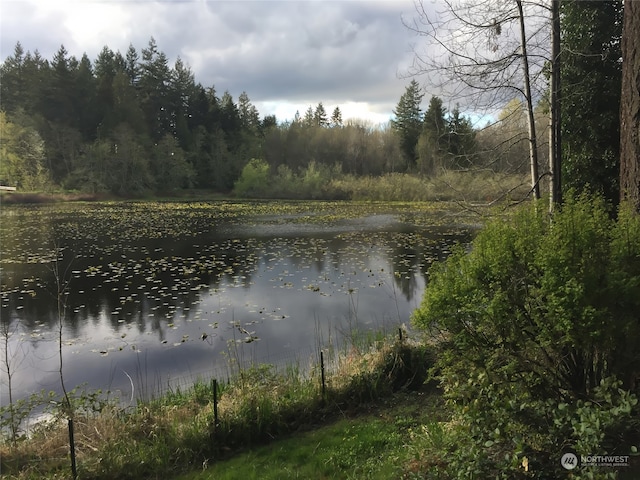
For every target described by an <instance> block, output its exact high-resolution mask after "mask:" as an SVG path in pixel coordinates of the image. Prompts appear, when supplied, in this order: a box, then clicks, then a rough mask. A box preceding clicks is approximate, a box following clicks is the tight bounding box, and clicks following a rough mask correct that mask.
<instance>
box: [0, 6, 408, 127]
mask: <svg viewBox="0 0 640 480" xmlns="http://www.w3.org/2000/svg"><path fill="white" fill-rule="evenodd" d="M44 3H45V1H44V0H40V1H35V0H34V1H27V0H20V1H15V0H14V1H8V2H3V6H2V16H1V20H0V41H1V43H0V52H1V55H2V59H4V58H6V57H7V56H8V55H10V54H11V53H12V50H13V47H14V45H15V43H16V42H17V41H20V42H21V43H22V44H23V47H24V48H25V49H28V50H31V51H33V50H35V49H39V51H40V52H41V53H42V55H43V56H44V57H45V58H49V59H50V58H51V57H52V56H53V53H55V51H56V50H57V49H58V48H59V46H60V44H64V45H65V47H66V48H67V50H68V51H69V52H70V53H71V54H73V55H75V56H77V57H80V56H81V55H82V53H83V52H85V51H86V53H87V54H88V55H89V58H91V59H92V60H93V59H95V58H96V56H97V54H98V52H99V51H100V49H101V48H102V46H104V45H107V46H109V47H110V48H111V49H113V50H120V51H121V52H123V53H124V52H125V51H126V49H127V47H128V45H129V44H130V43H131V44H133V45H134V47H135V48H136V49H137V50H138V51H140V50H141V49H142V48H145V47H146V46H147V44H148V41H149V39H150V37H151V36H153V37H154V38H155V40H156V42H157V44H158V48H159V49H160V50H161V51H163V52H164V53H165V54H166V55H167V56H168V58H169V59H170V62H171V63H173V62H174V61H175V59H176V58H177V57H178V56H180V57H181V58H182V59H183V60H184V61H185V62H186V63H188V64H189V65H190V66H191V68H192V70H193V72H194V74H195V78H196V81H198V82H200V83H202V84H203V85H204V86H212V85H215V87H216V89H217V91H218V92H219V93H222V92H223V91H224V90H229V91H230V92H231V93H232V94H233V95H234V96H237V95H238V94H239V93H241V92H242V91H246V92H247V93H248V94H249V97H250V98H251V100H252V101H253V102H254V103H256V104H258V103H265V104H266V103H267V102H269V103H272V102H288V103H291V104H304V103H307V104H317V103H318V102H320V101H322V102H324V104H325V105H339V104H343V103H348V102H362V103H366V104H368V106H369V109H370V110H371V111H373V112H379V113H381V114H385V115H387V116H388V115H390V114H391V110H392V109H393V107H394V105H395V104H396V103H397V101H398V99H399V97H400V95H401V94H402V93H403V91H404V87H405V85H406V84H407V83H408V80H404V79H401V78H399V73H403V72H406V71H407V68H408V66H409V65H410V63H411V59H412V53H411V43H412V42H414V41H415V37H414V36H413V34H412V33H411V32H410V31H408V30H407V29H406V28H405V27H404V26H403V25H402V21H401V18H402V17H403V16H412V15H413V12H414V7H413V2H412V1H411V0H397V1H392V2H391V1H353V0H352V1H314V2H311V1H196V0H194V1H162V2H151V1H132V2H127V1H107V0H105V1H93V2H88V3H87V2H84V3H80V2H75V1H71V2H69V1H67V2H64V1H63V0H59V1H56V0H48V1H47V2H46V7H45V6H43V5H44ZM83 22H84V23H83ZM261 113H269V112H261Z"/></svg>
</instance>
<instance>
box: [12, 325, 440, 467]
mask: <svg viewBox="0 0 640 480" xmlns="http://www.w3.org/2000/svg"><path fill="white" fill-rule="evenodd" d="M429 362H430V359H429V353H428V350H427V349H426V348H425V347H424V346H422V345H419V344H415V343H412V342H410V341H408V340H407V339H403V340H400V339H398V338H397V337H396V338H395V339H390V338H387V339H375V338H369V339H368V341H367V342H364V341H363V342H361V343H360V344H359V345H357V346H356V345H351V347H350V348H349V349H348V350H345V351H342V352H341V354H340V355H339V356H337V359H336V363H335V365H334V367H333V368H331V369H328V370H327V371H326V372H325V388H324V389H323V388H322V379H321V377H322V372H321V371H320V369H319V368H312V369H311V370H310V371H308V372H306V373H304V374H303V372H302V370H301V369H300V368H299V367H296V366H291V367H290V368H287V369H285V370H284V371H278V370H276V369H275V367H273V366H269V365H259V366H255V367H253V368H251V369H248V370H245V371H243V372H242V373H241V375H240V376H238V377H237V378H236V379H234V380H232V381H231V382H230V383H227V384H224V385H220V386H219V387H220V388H219V390H217V391H216V392H217V403H215V404H214V401H213V400H214V397H213V391H212V388H211V383H209V382H206V383H199V384H197V385H195V386H194V387H193V389H191V390H190V391H188V392H181V391H174V392H171V393H170V394H168V395H166V396H164V397H162V398H160V399H157V400H154V401H151V402H147V403H141V404H139V405H137V406H135V407H134V408H129V409H123V408H121V407H120V406H118V405H117V404H115V403H113V402H112V403H99V402H98V403H96V402H95V401H94V400H95V398H94V397H91V396H88V397H87V396H81V397H80V398H78V399H77V400H76V402H75V403H74V408H73V410H72V415H71V416H72V417H73V419H74V426H75V451H76V457H77V469H78V476H79V478H85V479H86V478H91V479H113V478H123V479H126V478H131V479H139V478H169V477H171V476H175V475H178V474H179V473H181V472H184V471H185V470H186V469H187V468H189V467H191V466H193V465H210V466H213V465H215V464H216V463H217V462H218V461H220V460H222V459H226V458H228V457H230V456H232V455H233V454H234V453H237V452H242V451H244V450H245V449H246V448H248V447H257V446H260V445H264V444H268V443H270V442H273V441H274V440H277V439H281V438H286V437H288V436H290V435H291V434H292V433H295V432H304V431H311V430H313V429H314V428H316V427H317V426H319V425H325V424H327V422H334V421H335V420H336V419H338V418H341V417H345V416H349V415H352V414H356V413H361V412H362V411H363V409H364V408H366V406H367V405H372V404H373V403H375V402H378V401H380V399H384V398H389V397H390V396H391V395H392V394H393V393H394V392H396V391H400V390H407V389H409V390H411V389H419V388H421V386H422V384H423V380H424V378H425V376H426V368H427V366H428V365H429ZM92 398H93V400H92ZM83 400H84V402H83ZM58 406H59V407H62V404H59V405H58ZM68 412H69V410H68V408H67V409H65V408H57V409H56V410H55V411H54V412H53V413H54V415H55V416H54V418H53V420H52V421H51V422H49V423H47V424H46V425H45V424H43V425H41V426H39V427H38V428H36V429H35V430H33V431H32V432H31V435H30V436H29V438H26V437H23V438H19V439H16V440H15V441H9V440H8V439H5V441H4V442H3V444H2V447H1V450H0V455H1V459H2V460H1V462H2V463H1V467H2V474H3V475H4V476H6V477H7V478H19V479H36V478H38V479H42V478H50V479H53V478H69V477H70V458H69V436H68V431H67V417H68ZM5 413H6V412H5ZM216 413H217V415H216ZM374 430H375V429H374ZM371 434H372V435H374V436H375V435H377V433H375V432H374V431H372V432H371ZM357 436H359V435H357ZM365 443H366V442H365ZM374 443H375V442H374ZM372 452H373V450H372ZM336 468H338V467H337V466H336Z"/></svg>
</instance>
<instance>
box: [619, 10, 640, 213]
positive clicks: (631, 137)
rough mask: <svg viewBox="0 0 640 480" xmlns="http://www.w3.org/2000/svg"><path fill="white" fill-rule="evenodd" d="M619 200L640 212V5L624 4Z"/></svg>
mask: <svg viewBox="0 0 640 480" xmlns="http://www.w3.org/2000/svg"><path fill="white" fill-rule="evenodd" d="M620 199H621V200H629V201H630V202H631V203H632V204H633V205H634V207H635V209H636V211H638V212H640V1H638V0H625V2H624V26H623V31H622V97H621V102H620Z"/></svg>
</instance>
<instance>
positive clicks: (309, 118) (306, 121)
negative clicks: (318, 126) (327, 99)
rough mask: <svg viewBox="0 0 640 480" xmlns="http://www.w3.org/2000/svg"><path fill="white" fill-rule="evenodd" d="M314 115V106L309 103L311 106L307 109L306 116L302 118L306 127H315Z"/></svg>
mask: <svg viewBox="0 0 640 480" xmlns="http://www.w3.org/2000/svg"><path fill="white" fill-rule="evenodd" d="M313 122H314V117H313V108H311V105H309V108H307V111H306V112H304V118H303V119H302V124H303V125H304V126H305V127H313V125H314V123H313Z"/></svg>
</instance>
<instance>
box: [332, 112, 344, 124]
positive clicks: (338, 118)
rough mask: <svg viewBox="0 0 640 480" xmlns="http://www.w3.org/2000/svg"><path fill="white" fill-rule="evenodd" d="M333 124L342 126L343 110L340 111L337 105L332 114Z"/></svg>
mask: <svg viewBox="0 0 640 480" xmlns="http://www.w3.org/2000/svg"><path fill="white" fill-rule="evenodd" d="M331 126H332V127H342V126H343V123H342V112H341V111H340V107H336V108H334V109H333V113H332V114H331Z"/></svg>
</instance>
